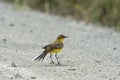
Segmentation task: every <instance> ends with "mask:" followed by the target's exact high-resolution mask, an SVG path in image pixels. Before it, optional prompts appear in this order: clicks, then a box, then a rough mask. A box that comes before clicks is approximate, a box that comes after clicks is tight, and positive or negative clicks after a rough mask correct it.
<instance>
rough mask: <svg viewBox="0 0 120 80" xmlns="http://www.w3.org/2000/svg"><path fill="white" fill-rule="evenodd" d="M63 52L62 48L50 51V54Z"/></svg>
mask: <svg viewBox="0 0 120 80" xmlns="http://www.w3.org/2000/svg"><path fill="white" fill-rule="evenodd" d="M61 50H62V48H61V49H54V50H52V51H50V54H51V53H58V52H60V51H61Z"/></svg>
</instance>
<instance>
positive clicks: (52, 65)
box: [41, 64, 69, 67]
mask: <svg viewBox="0 0 120 80" xmlns="http://www.w3.org/2000/svg"><path fill="white" fill-rule="evenodd" d="M41 66H43V67H68V66H69V65H66V64H43V65H41Z"/></svg>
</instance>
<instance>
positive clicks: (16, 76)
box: [14, 73, 22, 78]
mask: <svg viewBox="0 0 120 80" xmlns="http://www.w3.org/2000/svg"><path fill="white" fill-rule="evenodd" d="M14 77H15V78H22V76H21V75H20V74H19V73H17V74H15V75H14Z"/></svg>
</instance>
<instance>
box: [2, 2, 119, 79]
mask: <svg viewBox="0 0 120 80" xmlns="http://www.w3.org/2000/svg"><path fill="white" fill-rule="evenodd" d="M96 26H97V27H96ZM59 34H64V35H67V36H69V38H68V39H66V40H65V47H64V49H63V51H62V52H61V53H60V54H59V59H60V61H61V63H62V65H61V66H57V65H56V64H54V65H51V64H49V63H50V58H49V55H47V57H46V58H45V60H44V61H43V62H34V61H32V59H33V58H34V57H35V56H37V55H39V54H40V53H41V52H42V51H43V49H42V47H43V46H44V45H46V44H48V43H50V42H52V41H53V40H55V38H56V37H57V36H58V35H59ZM54 59H55V58H54ZM0 80H120V33H119V32H115V31H113V30H112V29H108V28H103V27H99V25H93V24H85V23H84V22H76V21H75V20H70V19H64V18H61V17H58V16H54V15H49V14H45V13H41V12H34V11H31V10H16V9H14V8H13V7H12V6H11V5H9V4H4V3H2V2H0Z"/></svg>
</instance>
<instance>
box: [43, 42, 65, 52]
mask: <svg viewBox="0 0 120 80" xmlns="http://www.w3.org/2000/svg"><path fill="white" fill-rule="evenodd" d="M60 48H63V43H52V44H48V45H46V46H44V47H43V49H46V50H47V51H51V50H53V49H60Z"/></svg>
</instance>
